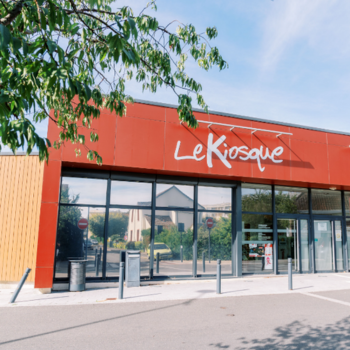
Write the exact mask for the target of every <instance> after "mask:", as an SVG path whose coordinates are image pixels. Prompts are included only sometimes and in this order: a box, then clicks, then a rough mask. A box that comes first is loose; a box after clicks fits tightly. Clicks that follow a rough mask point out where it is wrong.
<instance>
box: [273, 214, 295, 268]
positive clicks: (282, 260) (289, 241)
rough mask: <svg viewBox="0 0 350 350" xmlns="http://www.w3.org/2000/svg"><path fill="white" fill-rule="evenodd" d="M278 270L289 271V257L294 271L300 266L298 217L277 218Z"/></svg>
mask: <svg viewBox="0 0 350 350" xmlns="http://www.w3.org/2000/svg"><path fill="white" fill-rule="evenodd" d="M277 237H278V272H288V258H292V269H293V271H300V266H299V225H298V220H297V219H277Z"/></svg>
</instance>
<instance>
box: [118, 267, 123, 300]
mask: <svg viewBox="0 0 350 350" xmlns="http://www.w3.org/2000/svg"><path fill="white" fill-rule="evenodd" d="M123 293H124V263H123V262H121V263H120V265H119V289H118V299H123Z"/></svg>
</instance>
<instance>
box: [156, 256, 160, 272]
mask: <svg viewBox="0 0 350 350" xmlns="http://www.w3.org/2000/svg"><path fill="white" fill-rule="evenodd" d="M156 263H157V273H159V253H157V258H156Z"/></svg>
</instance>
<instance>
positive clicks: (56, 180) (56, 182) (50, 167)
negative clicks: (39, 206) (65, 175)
mask: <svg viewBox="0 0 350 350" xmlns="http://www.w3.org/2000/svg"><path fill="white" fill-rule="evenodd" d="M60 182H61V162H60V161H56V160H51V159H50V161H49V163H48V164H45V166H44V181H43V193H42V202H53V203H57V202H58V200H59V193H60Z"/></svg>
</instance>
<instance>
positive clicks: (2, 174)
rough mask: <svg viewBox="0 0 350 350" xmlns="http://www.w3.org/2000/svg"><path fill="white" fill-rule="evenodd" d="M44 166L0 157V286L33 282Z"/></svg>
mask: <svg viewBox="0 0 350 350" xmlns="http://www.w3.org/2000/svg"><path fill="white" fill-rule="evenodd" d="M43 170H44V163H40V162H39V157H38V156H28V157H25V156H0V282H15V281H19V280H20V279H21V277H22V275H23V273H24V271H25V269H26V268H27V267H29V268H31V269H32V271H31V273H30V274H29V276H28V279H27V281H28V282H33V281H34V273H35V263H36V252H37V244H38V231H39V217H40V204H41V192H42V183H43Z"/></svg>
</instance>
